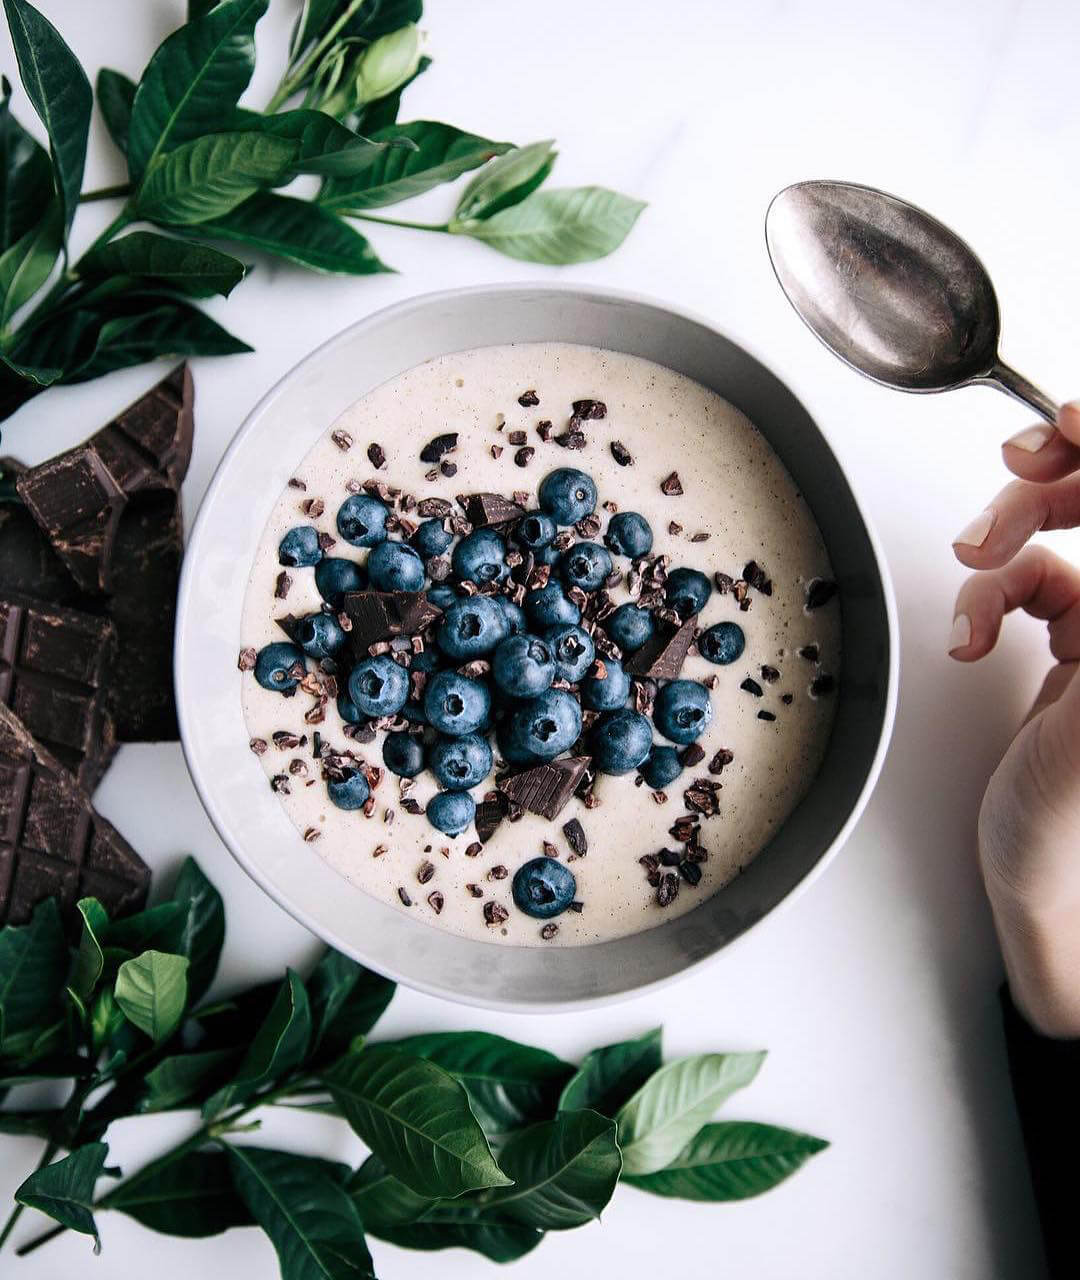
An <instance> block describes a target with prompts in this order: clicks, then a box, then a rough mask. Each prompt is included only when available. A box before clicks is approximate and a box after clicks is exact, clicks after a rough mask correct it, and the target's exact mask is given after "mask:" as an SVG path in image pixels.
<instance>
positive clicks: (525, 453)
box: [514, 444, 536, 467]
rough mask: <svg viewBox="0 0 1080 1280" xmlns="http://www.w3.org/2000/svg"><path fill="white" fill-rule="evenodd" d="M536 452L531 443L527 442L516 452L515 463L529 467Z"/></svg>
mask: <svg viewBox="0 0 1080 1280" xmlns="http://www.w3.org/2000/svg"><path fill="white" fill-rule="evenodd" d="M535 454H536V450H535V449H534V448H533V447H532V445H531V444H527V445H525V446H524V448H521V449H519V450H518V451H517V453H515V454H514V463H515V465H516V466H519V467H527V466H528V465H529V463H530V462H531V461H532V459H533V457H534V456H535Z"/></svg>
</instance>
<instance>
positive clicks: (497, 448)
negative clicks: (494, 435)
mask: <svg viewBox="0 0 1080 1280" xmlns="http://www.w3.org/2000/svg"><path fill="white" fill-rule="evenodd" d="M502 452H503V447H502V445H501V444H493V445H492V446H491V449H490V453H491V456H492V457H493V458H494V459H495V460H496V461H498V459H499V458H501V457H502Z"/></svg>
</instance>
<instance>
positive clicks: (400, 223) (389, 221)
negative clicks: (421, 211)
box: [346, 213, 450, 232]
mask: <svg viewBox="0 0 1080 1280" xmlns="http://www.w3.org/2000/svg"><path fill="white" fill-rule="evenodd" d="M346 217H349V218H356V219H358V221H360V222H378V223H381V224H382V225H383V226H384V227H407V228H408V229H409V230H410V231H445V232H449V230H450V224H449V222H406V221H405V220H404V219H403V218H377V217H375V215H374V214H371V213H350V214H347V215H346Z"/></svg>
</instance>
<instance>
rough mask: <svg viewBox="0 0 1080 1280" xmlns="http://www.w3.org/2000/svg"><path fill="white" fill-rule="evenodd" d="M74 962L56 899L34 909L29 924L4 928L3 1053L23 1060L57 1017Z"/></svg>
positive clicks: (0, 953) (0, 960) (0, 948)
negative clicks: (27, 1047)
mask: <svg viewBox="0 0 1080 1280" xmlns="http://www.w3.org/2000/svg"><path fill="white" fill-rule="evenodd" d="M69 964H70V957H69V955H68V947H67V942H66V941H65V939H64V927H63V925H62V924H61V922H60V912H59V910H58V909H57V906H56V899H55V898H46V899H44V901H42V902H39V903H38V905H37V906H36V907H35V908H34V914H33V916H32V917H31V919H30V921H29V923H28V924H23V925H12V924H9V925H7V926H6V927H5V928H3V929H0V1051H2V1052H3V1053H4V1055H5V1056H8V1055H10V1056H15V1054H16V1053H18V1054H19V1055H20V1056H21V1055H22V1053H23V1052H24V1047H23V1046H20V1047H19V1048H18V1049H16V1048H14V1047H13V1044H14V1042H15V1041H16V1038H17V1039H18V1040H20V1041H23V1042H25V1044H26V1045H29V1044H32V1043H33V1040H34V1039H35V1038H36V1034H37V1032H38V1031H40V1030H42V1029H43V1028H44V1026H45V1025H47V1024H51V1022H52V1020H53V1019H54V1018H55V1016H56V1012H57V1009H58V1004H59V997H60V994H61V992H62V991H63V989H64V980H65V979H66V978H67V972H68V965H69Z"/></svg>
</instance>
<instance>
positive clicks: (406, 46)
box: [306, 23, 424, 118]
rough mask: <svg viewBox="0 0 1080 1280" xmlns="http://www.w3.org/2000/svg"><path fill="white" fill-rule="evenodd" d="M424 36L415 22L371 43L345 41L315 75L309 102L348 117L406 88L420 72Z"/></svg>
mask: <svg viewBox="0 0 1080 1280" xmlns="http://www.w3.org/2000/svg"><path fill="white" fill-rule="evenodd" d="M423 47H424V37H423V34H422V33H421V31H420V29H419V28H418V27H417V26H415V25H414V24H413V23H407V24H406V25H405V26H403V27H399V28H398V29H397V30H396V31H388V32H387V33H386V35H384V36H380V37H379V38H378V40H375V41H372V42H371V43H370V44H358V43H357V42H355V41H341V42H339V43H338V44H337V45H335V46H334V47H333V48H332V49H331V50H330V51H329V53H328V54H327V55H326V57H325V58H324V59H323V61H322V62H321V63H320V65H319V68H318V70H317V72H316V73H315V76H314V80H313V84H312V87H311V89H310V90H309V91H308V95H307V99H306V101H307V102H308V103H309V104H310V105H313V106H319V107H321V108H322V110H324V111H326V112H328V113H329V114H330V115H334V116H341V117H342V118H346V117H348V116H351V115H352V114H353V113H354V112H356V111H359V110H361V109H362V108H363V107H365V106H366V105H367V104H368V103H369V102H378V101H379V100H380V99H382V98H385V97H389V95H390V94H392V93H396V92H397V91H398V90H400V89H403V88H404V87H405V86H406V85H407V84H408V83H409V81H410V80H412V78H413V77H414V76H415V75H416V73H417V71H418V70H419V69H420V59H421V57H422V56H423Z"/></svg>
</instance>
